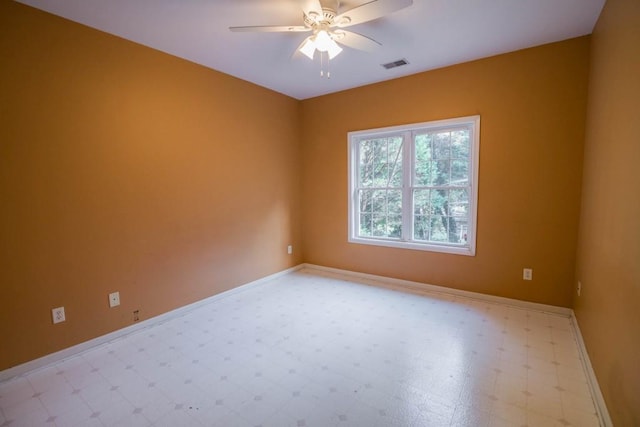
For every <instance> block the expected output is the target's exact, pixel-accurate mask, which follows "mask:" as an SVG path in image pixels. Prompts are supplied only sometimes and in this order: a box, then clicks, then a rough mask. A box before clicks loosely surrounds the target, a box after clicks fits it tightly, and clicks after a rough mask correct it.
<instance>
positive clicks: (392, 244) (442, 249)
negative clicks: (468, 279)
mask: <svg viewBox="0 0 640 427" xmlns="http://www.w3.org/2000/svg"><path fill="white" fill-rule="evenodd" d="M349 243H355V244H359V245H371V246H384V247H389V248H398V249H411V250H415V251H426V252H437V253H445V254H452V255H464V256H475V248H471V247H469V246H447V245H437V244H429V243H416V242H402V241H398V240H385V239H366V238H361V237H350V238H349Z"/></svg>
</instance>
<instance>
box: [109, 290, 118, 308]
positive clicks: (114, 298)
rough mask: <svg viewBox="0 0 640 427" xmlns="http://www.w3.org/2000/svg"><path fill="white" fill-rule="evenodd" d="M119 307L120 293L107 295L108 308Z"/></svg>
mask: <svg viewBox="0 0 640 427" xmlns="http://www.w3.org/2000/svg"><path fill="white" fill-rule="evenodd" d="M119 305H120V292H113V293H111V294H109V307H111V308H113V307H117V306H119Z"/></svg>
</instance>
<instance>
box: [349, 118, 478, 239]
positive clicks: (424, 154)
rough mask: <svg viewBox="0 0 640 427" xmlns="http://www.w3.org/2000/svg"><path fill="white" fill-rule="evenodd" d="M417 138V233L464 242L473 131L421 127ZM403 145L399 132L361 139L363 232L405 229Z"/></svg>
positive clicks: (397, 233)
mask: <svg viewBox="0 0 640 427" xmlns="http://www.w3.org/2000/svg"><path fill="white" fill-rule="evenodd" d="M413 143H414V146H413V149H414V162H415V164H414V176H413V228H414V235H413V239H415V240H423V241H431V242H448V243H466V232H467V224H468V219H469V211H468V207H469V167H470V160H469V151H470V141H469V131H468V130H467V129H464V128H462V129H460V128H458V129H453V130H452V129H447V130H438V131H432V132H428V133H421V134H417V135H416V136H415V138H414V141H413ZM403 149H404V147H403V138H402V137H401V136H390V137H385V138H377V139H369V140H363V141H360V143H359V151H358V155H359V176H358V179H359V188H360V189H359V194H358V196H359V208H360V236H363V237H382V238H390V239H399V238H400V237H401V235H402V175H403V164H402V155H403V154H402V153H403ZM405 167H409V166H408V165H406V166H405Z"/></svg>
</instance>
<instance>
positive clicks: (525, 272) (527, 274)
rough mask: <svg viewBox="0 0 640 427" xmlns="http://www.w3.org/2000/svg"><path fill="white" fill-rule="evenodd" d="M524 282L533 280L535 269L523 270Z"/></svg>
mask: <svg viewBox="0 0 640 427" xmlns="http://www.w3.org/2000/svg"><path fill="white" fill-rule="evenodd" d="M522 280H533V269H531V268H525V269H523V270H522Z"/></svg>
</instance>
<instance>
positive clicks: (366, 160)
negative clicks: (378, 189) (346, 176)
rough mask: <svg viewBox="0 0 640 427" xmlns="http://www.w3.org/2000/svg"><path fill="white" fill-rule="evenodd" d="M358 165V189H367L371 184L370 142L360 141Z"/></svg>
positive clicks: (371, 155)
mask: <svg viewBox="0 0 640 427" xmlns="http://www.w3.org/2000/svg"><path fill="white" fill-rule="evenodd" d="M358 156H359V159H360V162H359V164H358V170H359V172H360V173H359V177H358V179H359V180H360V183H359V186H360V187H369V186H371V183H372V182H373V147H372V145H371V142H370V141H360V145H359V150H358Z"/></svg>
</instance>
